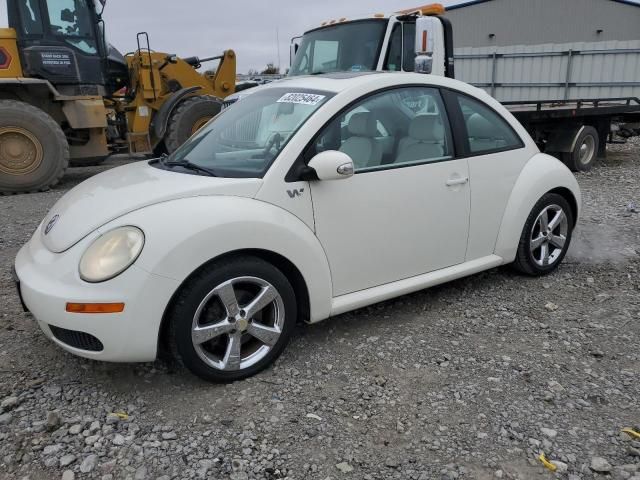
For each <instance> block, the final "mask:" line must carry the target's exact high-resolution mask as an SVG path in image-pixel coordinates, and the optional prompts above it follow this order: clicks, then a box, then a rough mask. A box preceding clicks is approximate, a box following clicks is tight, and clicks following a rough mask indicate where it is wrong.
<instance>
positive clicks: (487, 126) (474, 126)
mask: <svg viewBox="0 0 640 480" xmlns="http://www.w3.org/2000/svg"><path fill="white" fill-rule="evenodd" d="M495 131H496V129H495V128H493V125H492V124H491V122H490V121H489V120H487V119H486V118H484V117H483V116H482V115H480V114H478V113H474V114H473V115H471V116H470V117H469V118H468V119H467V133H468V134H469V136H470V137H472V138H493V137H495Z"/></svg>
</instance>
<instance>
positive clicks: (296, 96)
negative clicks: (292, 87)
mask: <svg viewBox="0 0 640 480" xmlns="http://www.w3.org/2000/svg"><path fill="white" fill-rule="evenodd" d="M325 97H326V96H325V95H316V94H314V93H285V94H284V95H283V96H282V97H280V100H278V103H298V104H301V105H317V104H318V103H320V102H321V101H322V100H324V99H325Z"/></svg>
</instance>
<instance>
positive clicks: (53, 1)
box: [47, 0, 97, 54]
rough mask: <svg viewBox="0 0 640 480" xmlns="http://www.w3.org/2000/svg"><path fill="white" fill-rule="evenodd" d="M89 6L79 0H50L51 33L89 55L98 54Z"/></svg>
mask: <svg viewBox="0 0 640 480" xmlns="http://www.w3.org/2000/svg"><path fill="white" fill-rule="evenodd" d="M88 9H89V6H88V5H87V4H86V3H84V2H81V1H79V0H49V1H48V2H47V10H48V13H49V24H50V25H51V33H52V34H54V35H59V36H62V37H65V41H66V42H67V43H69V44H70V45H72V46H74V47H76V48H78V49H80V50H81V51H83V52H85V53H88V54H95V53H97V48H96V43H95V39H94V36H95V34H94V30H93V23H92V20H91V18H90V13H89V10H88Z"/></svg>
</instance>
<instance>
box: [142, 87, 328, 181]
mask: <svg viewBox="0 0 640 480" xmlns="http://www.w3.org/2000/svg"><path fill="white" fill-rule="evenodd" d="M333 95H334V94H333V93H331V92H325V91H316V90H307V89H300V88H292V89H286V88H264V89H262V90H260V91H256V92H255V93H253V94H251V95H248V96H247V97H246V98H244V99H243V100H242V101H241V102H237V103H235V104H233V105H231V106H230V107H228V108H226V109H225V110H224V111H223V112H222V113H221V114H220V115H218V116H217V117H215V118H214V119H213V120H212V121H211V122H209V123H208V124H207V125H205V126H204V127H202V128H201V129H200V130H199V131H198V132H197V133H196V134H195V135H194V136H193V137H191V138H190V139H189V140H187V142H186V143H184V144H183V145H182V146H181V147H180V148H178V149H177V150H176V151H175V152H173V154H172V155H171V156H169V158H167V159H166V160H164V161H161V162H158V163H156V164H155V165H156V166H158V167H159V168H167V169H174V168H186V169H187V170H191V172H189V173H192V172H194V171H197V170H196V168H198V169H199V170H200V171H201V172H202V171H208V172H210V173H211V174H213V175H215V176H218V177H229V178H261V177H262V176H263V175H264V174H265V173H266V172H267V170H268V169H269V167H270V166H271V164H272V163H273V161H274V160H275V159H276V158H277V157H278V155H279V154H280V152H281V151H282V150H283V149H284V147H285V146H286V145H287V142H288V141H289V140H290V139H291V137H292V136H293V135H294V134H295V133H296V132H297V131H298V129H299V128H300V127H301V126H302V125H303V124H304V123H305V122H306V121H307V120H308V119H309V117H310V116H311V115H312V114H313V113H314V112H315V111H316V110H318V108H320V107H321V106H322V105H323V104H324V103H326V101H327V100H329V98H331V97H332V96H333ZM185 173H186V172H185Z"/></svg>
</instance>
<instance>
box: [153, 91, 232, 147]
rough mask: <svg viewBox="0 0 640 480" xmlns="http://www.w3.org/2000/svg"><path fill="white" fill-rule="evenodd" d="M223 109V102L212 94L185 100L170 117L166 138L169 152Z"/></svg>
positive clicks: (165, 141)
mask: <svg viewBox="0 0 640 480" xmlns="http://www.w3.org/2000/svg"><path fill="white" fill-rule="evenodd" d="M220 110H222V102H221V101H220V100H219V99H218V98H216V97H212V96H207V95H200V96H197V97H189V98H187V99H185V100H183V101H182V102H181V103H180V104H179V105H178V107H177V108H176V109H175V110H174V112H173V113H172V114H171V117H169V126H168V128H167V133H166V135H165V138H164V147H165V149H166V151H167V153H173V152H174V151H176V150H177V149H178V147H179V146H180V145H182V144H183V143H184V142H186V141H187V139H189V137H191V135H193V134H194V133H195V132H197V131H198V130H199V129H200V128H202V127H203V126H204V125H205V123H207V122H208V121H209V120H211V119H212V118H213V117H215V116H216V115H217V114H218V113H220Z"/></svg>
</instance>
